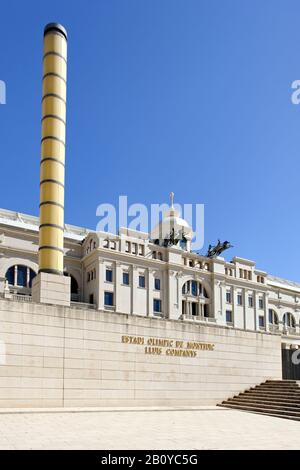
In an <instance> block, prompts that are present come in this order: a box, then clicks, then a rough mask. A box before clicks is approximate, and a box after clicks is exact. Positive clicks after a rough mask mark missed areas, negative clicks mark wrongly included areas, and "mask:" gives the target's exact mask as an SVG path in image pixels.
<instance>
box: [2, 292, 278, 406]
mask: <svg viewBox="0 0 300 470" xmlns="http://www.w3.org/2000/svg"><path fill="white" fill-rule="evenodd" d="M137 338H138V339H137ZM0 342H1V343H0V344H1V352H0V359H1V361H0V407H2V408H3V407H63V406H64V407H76V406H78V407H85V406H165V405H168V406H180V405H182V406H188V405H211V404H216V403H218V402H220V401H222V400H223V399H225V398H228V397H229V396H232V395H234V394H235V393H236V392H240V391H243V390H244V389H246V388H248V387H250V386H253V385H255V384H258V383H260V382H262V381H264V380H266V379H276V378H277V379H280V378H281V344H280V336H279V335H274V334H273V335H271V334H268V333H260V332H250V331H242V330H237V329H232V328H227V327H222V326H215V325H212V326H210V325H201V324H197V323H196V322H193V323H192V322H182V321H177V320H164V319H159V318H152V317H151V318H150V317H149V318H148V317H141V316H135V315H127V314H117V313H110V312H101V311H91V310H84V309H79V308H72V307H64V306H56V305H46V304H38V303H28V302H14V301H11V300H4V299H3V300H2V299H1V300H0ZM171 351H173V352H171Z"/></svg>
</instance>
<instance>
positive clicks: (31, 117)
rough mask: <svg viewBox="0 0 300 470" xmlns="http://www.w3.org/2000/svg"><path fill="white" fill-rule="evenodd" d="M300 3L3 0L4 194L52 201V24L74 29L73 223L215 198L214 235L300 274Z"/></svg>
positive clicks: (25, 206)
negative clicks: (42, 169)
mask: <svg viewBox="0 0 300 470" xmlns="http://www.w3.org/2000/svg"><path fill="white" fill-rule="evenodd" d="M299 14H300V4H299V2H297V1H291V0H285V1H283V0H282V1H275V0H264V1H261V0H259V1H258V0H243V1H241V0H226V1H224V0H196V1H193V0H180V1H179V0H151V1H150V0H97V1H94V0H89V1H88V2H78V1H53V0H52V1H51V2H49V3H48V5H47V7H46V4H45V2H36V1H31V0H27V1H26V2H21V1H18V2H16V1H14V0H11V1H10V2H5V4H4V3H2V5H1V28H0V43H1V63H0V80H4V81H5V82H6V85H7V104H6V105H5V106H0V154H1V176H2V178H1V185H0V207H3V208H6V209H11V210H17V211H19V212H25V213H29V214H38V202H39V159H40V132H41V129H40V118H41V104H40V101H41V75H42V60H41V57H42V45H43V44H42V35H43V27H44V25H45V24H46V23H48V22H51V21H58V22H61V23H62V24H63V25H65V27H66V28H67V30H68V34H69V61H68V111H67V155H66V204H65V206H66V213H65V219H66V222H67V223H72V224H76V225H82V226H87V227H90V228H93V229H94V228H95V227H96V224H97V222H98V218H97V217H96V207H97V206H98V204H100V203H102V202H109V203H112V204H116V203H117V201H118V196H119V195H121V194H126V195H128V201H129V203H135V202H141V203H145V204H151V203H162V202H167V201H168V194H169V192H170V191H171V190H172V191H174V192H175V198H176V200H177V201H178V202H181V203H204V204H205V242H206V246H207V244H208V243H210V242H213V241H215V240H216V239H217V238H221V239H228V240H230V241H231V242H232V244H233V245H234V248H233V249H231V250H230V252H229V251H228V252H227V254H226V258H227V259H229V258H230V257H231V256H233V255H237V256H242V257H245V258H249V259H254V260H256V262H257V266H258V267H259V268H261V269H265V270H267V271H268V272H271V273H273V274H275V275H280V276H282V277H286V278H289V279H293V280H298V281H300V274H299V264H300V254H299V232H300V217H299V170H300V105H299V106H295V105H293V104H292V103H291V93H292V90H291V83H292V82H293V81H294V80H296V79H300V54H299V47H298V44H300V28H299Z"/></svg>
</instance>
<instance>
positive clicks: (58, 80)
mask: <svg viewBox="0 0 300 470" xmlns="http://www.w3.org/2000/svg"><path fill="white" fill-rule="evenodd" d="M66 85H67V33H66V30H65V28H64V27H63V26H61V25H60V24H58V23H49V24H48V25H47V26H46V27H45V29H44V56H43V98H42V141H41V172H40V230H39V272H43V273H51V274H58V275H62V274H63V266H64V264H63V263H64V261H63V259H64V251H63V247H64V182H65V137H66Z"/></svg>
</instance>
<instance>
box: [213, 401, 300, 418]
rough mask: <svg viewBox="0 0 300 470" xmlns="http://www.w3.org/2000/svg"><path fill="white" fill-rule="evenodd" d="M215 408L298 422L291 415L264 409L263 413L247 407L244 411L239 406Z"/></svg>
mask: <svg viewBox="0 0 300 470" xmlns="http://www.w3.org/2000/svg"><path fill="white" fill-rule="evenodd" d="M217 406H221V407H222V408H232V409H234V410H239V411H247V412H250V413H256V414H260V415H261V414H263V415H266V416H273V417H275V418H284V419H291V420H293V421H300V417H297V416H292V415H288V414H285V415H282V414H277V413H275V412H274V410H267V409H265V410H264V411H262V410H257V409H256V408H253V407H252V408H250V407H248V409H247V410H246V409H245V408H243V407H241V406H239V405H228V404H226V405H223V404H222V403H221V404H219V405H217Z"/></svg>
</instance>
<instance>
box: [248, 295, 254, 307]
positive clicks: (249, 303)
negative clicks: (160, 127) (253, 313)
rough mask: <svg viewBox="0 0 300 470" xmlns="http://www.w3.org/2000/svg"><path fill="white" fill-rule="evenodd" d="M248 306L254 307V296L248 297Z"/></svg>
mask: <svg viewBox="0 0 300 470" xmlns="http://www.w3.org/2000/svg"><path fill="white" fill-rule="evenodd" d="M248 305H249V307H253V297H252V295H249V297H248Z"/></svg>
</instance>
